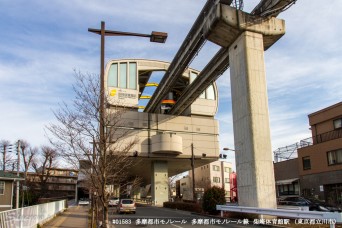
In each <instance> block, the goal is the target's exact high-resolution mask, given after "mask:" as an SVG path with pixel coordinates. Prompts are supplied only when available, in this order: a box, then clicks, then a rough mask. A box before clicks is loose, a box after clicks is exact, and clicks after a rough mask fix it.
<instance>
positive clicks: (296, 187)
mask: <svg viewBox="0 0 342 228" xmlns="http://www.w3.org/2000/svg"><path fill="white" fill-rule="evenodd" d="M308 117H309V124H310V129H311V134H312V138H310V140H308V139H306V140H302V141H301V142H300V143H296V144H293V145H291V146H287V147H284V148H287V150H286V151H284V150H283V151H282V152H280V150H279V149H278V150H277V151H275V152H274V153H275V163H274V171H275V178H276V184H277V190H278V196H282V195H303V196H306V197H315V198H318V199H320V200H324V201H326V202H327V203H329V204H332V205H342V102H339V103H337V104H335V105H332V106H329V107H327V108H324V109H322V110H319V111H317V112H314V113H312V114H309V115H308ZM289 148H290V149H289ZM286 153H287V154H286ZM281 159H283V161H280V160H281Z"/></svg>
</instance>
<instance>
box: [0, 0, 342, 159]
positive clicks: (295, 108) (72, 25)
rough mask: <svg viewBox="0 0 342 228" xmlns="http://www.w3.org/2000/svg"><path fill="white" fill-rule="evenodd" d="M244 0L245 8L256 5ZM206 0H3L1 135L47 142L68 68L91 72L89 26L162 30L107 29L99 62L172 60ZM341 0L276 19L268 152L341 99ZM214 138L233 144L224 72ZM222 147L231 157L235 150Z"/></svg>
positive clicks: (68, 95) (209, 50)
mask: <svg viewBox="0 0 342 228" xmlns="http://www.w3.org/2000/svg"><path fill="white" fill-rule="evenodd" d="M258 2H259V1H257V0H250V1H248V0H245V3H244V4H245V8H244V10H245V11H246V12H250V11H251V9H252V8H253V7H254V6H255V5H256V4H257V3H258ZM204 4H205V0H196V1H194V0H172V1H171V0H170V1H165V0H163V1H162V0H130V1H127V0H116V1H109V0H103V1H82V0H72V1H66V0H64V1H61V0H59V1H58V0H51V1H41V0H31V1H29V2H28V1H23V0H17V1H12V0H1V2H0V31H1V33H0V34H1V35H0V104H1V114H0V129H1V130H0V139H7V140H10V141H11V142H14V141H15V140H17V139H19V138H23V139H26V140H27V141H29V142H30V143H31V144H32V145H34V146H40V145H42V144H46V143H47V140H46V138H45V137H44V135H45V133H44V126H45V125H47V124H49V123H50V122H53V121H55V120H54V117H53V114H52V110H55V109H57V107H58V103H61V102H62V101H69V100H71V99H72V98H73V93H72V87H71V85H72V83H73V71H74V70H80V71H82V72H85V73H86V72H89V73H98V72H99V54H100V53H99V49H100V48H99V47H100V39H99V36H98V35H95V34H93V33H89V32H88V31H87V30H88V28H99V27H100V22H101V21H105V22H106V28H107V29H110V30H118V31H127V32H138V33H150V32H151V31H164V32H167V33H168V34H169V37H168V40H167V42H166V43H165V44H156V43H150V42H149V41H148V40H147V39H141V38H136V37H108V38H107V39H106V60H109V59H120V58H148V59H158V60H164V61H172V59H173V57H174V55H175V53H176V52H177V51H178V48H179V47H180V45H181V43H182V42H183V40H184V38H185V36H186V34H187V33H188V31H189V29H190V27H191V26H192V24H193V22H194V21H195V19H196V18H197V16H198V14H199V12H200V10H201V9H202V7H203V6H204ZM341 9H342V1H339V0H332V1H329V3H328V4H322V2H321V1H311V0H298V1H297V3H296V4H295V5H294V6H292V7H291V8H290V9H289V10H287V11H286V12H284V13H282V14H280V16H279V18H282V19H284V20H285V21H286V34H285V36H283V37H282V38H281V39H280V40H279V41H278V42H277V43H276V44H275V45H273V46H272V47H271V48H270V49H269V50H268V51H267V52H265V63H266V75H267V81H268V95H269V110H270V123H271V136H272V148H273V150H275V149H277V148H279V147H282V146H286V145H289V144H292V143H295V142H297V141H299V140H301V139H304V138H308V137H310V131H309V129H308V128H309V124H308V118H307V115H308V114H310V113H312V112H315V111H317V110H319V109H322V108H324V107H327V106H330V105H333V104H335V103H337V102H340V101H341V98H342V89H341V88H342V80H341V79H340V78H341V73H340V72H341V71H342V64H341V61H342V50H341V49H342V46H341V45H340V40H341V37H342V34H341V33H342V30H341V28H340V24H339V23H340V22H341V21H342V14H339V13H338V12H339V11H340V10H341ZM217 50H218V47H217V46H216V45H214V44H211V43H210V42H207V43H206V45H205V46H204V48H203V49H202V51H201V52H200V53H199V55H198V57H197V58H196V59H195V60H194V61H193V63H192V64H191V67H193V68H195V69H198V70H201V69H202V68H203V67H204V66H205V65H206V63H207V62H208V61H209V60H210V58H211V57H212V56H213V55H214V53H215V52H216V51H217ZM218 85H219V93H220V94H219V96H220V101H219V102H220V106H219V112H218V115H217V117H216V118H217V119H218V120H219V121H220V145H221V148H223V147H230V148H234V140H233V133H232V129H233V127H232V115H231V97H230V82H229V70H227V72H225V73H224V74H223V75H222V76H221V77H220V78H219V80H218ZM225 153H227V154H228V157H229V160H230V161H232V158H233V154H232V152H225Z"/></svg>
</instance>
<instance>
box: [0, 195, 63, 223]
mask: <svg viewBox="0 0 342 228" xmlns="http://www.w3.org/2000/svg"><path fill="white" fill-rule="evenodd" d="M66 207H67V201H66V200H61V201H56V202H51V203H44V204H38V205H34V206H30V207H23V208H19V209H13V210H8V211H3V212H0V227H2V228H13V227H18V228H23V227H25V228H26V227H27V228H28V227H32V228H33V227H37V224H43V223H45V222H47V221H48V220H50V219H51V218H53V217H54V216H55V215H56V214H57V213H59V212H61V211H63V210H64V209H66Z"/></svg>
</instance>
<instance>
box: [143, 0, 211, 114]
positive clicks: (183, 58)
mask: <svg viewBox="0 0 342 228" xmlns="http://www.w3.org/2000/svg"><path fill="white" fill-rule="evenodd" d="M214 4H215V3H214V1H207V3H206V4H205V6H204V7H203V9H202V11H201V13H200V15H199V16H198V18H197V19H196V21H195V23H194V25H193V26H192V28H191V30H190V32H189V34H188V35H187V37H186V38H185V40H184V42H183V44H182V46H181V47H180V49H179V50H178V52H177V54H176V56H175V57H174V59H173V60H172V62H171V64H170V67H169V69H168V70H167V72H166V73H165V75H164V77H163V78H162V80H161V81H160V83H159V86H158V87H157V89H156V91H155V92H154V94H153V97H152V99H151V100H150V101H149V102H148V104H147V105H146V108H145V110H144V112H147V113H157V112H158V111H159V107H160V104H161V102H162V100H163V99H164V98H165V97H166V96H167V95H168V93H169V92H170V91H171V89H172V88H173V87H174V86H175V85H176V83H177V82H178V81H179V80H181V79H180V78H181V75H182V74H183V72H184V70H185V69H186V68H187V66H188V65H189V64H190V62H191V60H192V59H193V57H194V56H195V55H196V53H197V52H198V51H199V50H200V49H201V47H202V46H203V44H204V42H205V41H206V39H207V37H208V34H209V28H206V18H207V15H208V14H210V12H209V11H210V10H214V8H213V7H212V5H214ZM202 92H203V91H202Z"/></svg>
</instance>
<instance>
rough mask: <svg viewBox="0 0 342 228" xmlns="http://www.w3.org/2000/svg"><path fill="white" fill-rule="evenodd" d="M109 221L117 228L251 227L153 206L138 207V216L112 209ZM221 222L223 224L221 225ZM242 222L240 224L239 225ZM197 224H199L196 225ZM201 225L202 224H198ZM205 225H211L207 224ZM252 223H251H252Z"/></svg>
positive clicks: (232, 221) (235, 221) (233, 221)
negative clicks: (146, 227)
mask: <svg viewBox="0 0 342 228" xmlns="http://www.w3.org/2000/svg"><path fill="white" fill-rule="evenodd" d="M109 221H110V223H111V224H114V227H116V228H120V227H122V228H128V227H137V225H138V226H154V227H157V226H158V227H160V226H162V227H163V228H168V227H172V228H175V227H178V228H182V227H201V226H202V227H205V228H209V227H211V228H217V227H251V226H252V225H244V224H242V222H243V221H242V220H240V221H237V220H232V219H229V220H228V219H227V220H219V219H217V218H211V217H205V216H199V215H193V214H191V213H190V212H186V211H180V210H173V209H167V208H157V207H151V206H145V205H144V206H138V207H137V211H136V214H117V213H116V212H115V208H110V215H109ZM219 221H220V223H221V224H219ZM238 222H240V224H238ZM196 223H197V224H196ZM198 223H201V224H198ZM204 223H209V224H205V225H204ZM250 223H251V222H250ZM259 227H260V226H259Z"/></svg>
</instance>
